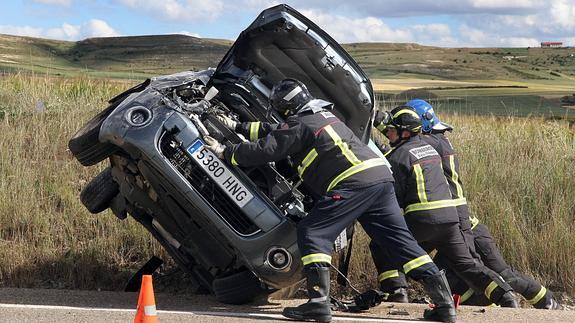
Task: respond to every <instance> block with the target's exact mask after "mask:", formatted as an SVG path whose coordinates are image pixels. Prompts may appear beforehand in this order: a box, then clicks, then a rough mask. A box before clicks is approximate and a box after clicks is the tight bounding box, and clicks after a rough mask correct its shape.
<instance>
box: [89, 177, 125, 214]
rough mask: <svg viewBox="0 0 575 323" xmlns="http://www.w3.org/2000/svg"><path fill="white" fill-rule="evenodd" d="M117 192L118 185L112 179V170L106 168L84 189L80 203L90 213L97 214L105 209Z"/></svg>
mask: <svg viewBox="0 0 575 323" xmlns="http://www.w3.org/2000/svg"><path fill="white" fill-rule="evenodd" d="M119 192H120V190H119V187H118V183H116V182H115V181H114V178H113V177H112V169H111V168H110V167H108V168H106V169H105V170H104V171H102V172H101V173H100V174H98V175H97V176H96V177H94V178H93V179H92V180H91V181H90V183H88V185H86V187H84V189H83V190H82V192H81V193H80V201H81V202H82V204H84V206H85V207H86V208H87V209H88V211H90V213H93V214H97V213H100V212H102V211H104V210H105V209H107V208H108V207H109V206H110V203H111V202H112V199H113V198H114V197H115V196H116V195H117V194H118V193H119Z"/></svg>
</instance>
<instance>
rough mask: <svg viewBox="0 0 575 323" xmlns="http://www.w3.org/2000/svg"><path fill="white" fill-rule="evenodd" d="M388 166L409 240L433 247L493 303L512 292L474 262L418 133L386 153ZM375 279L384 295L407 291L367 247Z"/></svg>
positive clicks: (431, 152) (437, 161) (435, 162)
mask: <svg viewBox="0 0 575 323" xmlns="http://www.w3.org/2000/svg"><path fill="white" fill-rule="evenodd" d="M386 156H387V157H388V159H389V162H390V163H391V165H392V170H393V176H394V178H395V192H396V195H397V200H398V201H399V205H400V206H401V207H402V208H403V210H404V215H405V218H406V222H407V224H408V225H409V228H410V230H411V231H412V233H413V235H414V237H415V238H416V239H417V241H418V242H419V243H420V245H421V246H422V247H423V248H424V249H425V250H427V251H431V250H433V249H437V250H438V251H439V252H441V253H442V254H444V256H445V258H446V260H447V261H446V262H447V264H448V266H449V268H451V269H452V270H453V271H455V272H456V273H457V275H458V276H459V277H460V278H461V279H463V280H464V281H465V282H466V283H467V284H468V285H469V286H471V287H472V288H473V289H474V290H475V291H476V292H478V293H479V294H485V295H486V296H487V298H489V299H490V300H492V301H494V302H498V301H499V299H500V298H501V296H503V294H505V293H506V292H507V291H510V290H511V288H510V286H509V285H508V284H506V283H505V281H503V280H501V279H500V278H499V276H498V275H497V274H496V273H495V272H493V271H491V270H489V269H488V268H486V267H484V266H483V265H481V264H480V263H478V262H476V261H475V260H474V259H473V256H472V255H471V253H470V251H469V248H468V246H467V244H466V243H465V240H464V238H463V235H462V233H461V230H460V228H459V218H458V214H457V209H456V201H455V200H453V199H452V196H451V191H450V189H449V185H448V183H447V181H446V178H445V176H444V173H443V168H442V160H441V156H440V155H439V153H438V152H437V151H436V150H435V149H434V148H433V147H432V146H431V145H429V144H428V143H427V142H426V141H425V140H424V137H423V136H422V135H416V136H413V137H411V138H409V139H408V140H406V141H404V142H402V143H400V144H399V145H398V146H397V147H395V148H394V149H393V150H392V151H390V152H389V153H388V154H387V155H386ZM370 248H371V249H372V253H373V254H374V262H375V264H376V267H377V269H378V273H379V276H378V279H379V281H380V283H381V285H382V289H384V291H391V290H393V289H396V288H399V287H406V282H405V279H404V278H402V276H401V274H400V273H399V272H398V271H397V270H396V269H395V268H394V267H393V266H392V265H391V264H389V263H388V262H387V261H386V259H385V258H379V257H378V255H379V254H381V252H378V246H377V245H376V244H373V243H372V244H371V245H370Z"/></svg>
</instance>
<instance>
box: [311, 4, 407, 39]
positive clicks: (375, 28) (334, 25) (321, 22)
mask: <svg viewBox="0 0 575 323" xmlns="http://www.w3.org/2000/svg"><path fill="white" fill-rule="evenodd" d="M302 13H303V14H304V15H305V16H306V17H308V18H309V19H311V20H312V21H313V22H315V23H316V24H317V25H318V26H320V27H321V28H322V29H324V30H325V31H327V33H328V34H330V36H332V37H333V38H334V39H335V40H337V41H338V42H343V43H348V42H375V41H385V42H407V41H411V40H413V35H412V34H411V31H409V30H407V29H393V28H391V27H389V26H388V25H386V24H385V23H384V22H383V21H382V20H381V19H379V18H375V17H366V18H348V17H345V16H341V15H332V14H328V13H324V12H320V11H316V10H303V11H302Z"/></svg>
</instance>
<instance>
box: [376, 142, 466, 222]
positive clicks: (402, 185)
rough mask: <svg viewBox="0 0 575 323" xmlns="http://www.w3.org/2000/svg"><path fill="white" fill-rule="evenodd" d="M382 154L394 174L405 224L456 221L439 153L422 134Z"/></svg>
mask: <svg viewBox="0 0 575 323" xmlns="http://www.w3.org/2000/svg"><path fill="white" fill-rule="evenodd" d="M386 157H387V159H388V160H389V163H390V164H391V169H392V171H393V177H394V178H395V194H396V196H397V201H398V202H399V206H400V207H401V208H403V212H404V214H405V217H406V221H407V223H408V224H409V223H410V222H411V223H413V221H416V222H418V223H431V224H440V223H453V222H459V219H458V215H457V210H456V209H455V203H454V200H453V199H452V198H451V192H450V190H449V184H448V183H447V181H446V179H445V176H444V175H443V169H442V167H441V157H440V156H439V153H438V152H437V151H436V150H435V149H433V147H432V146H431V145H429V144H428V143H427V142H425V141H424V139H423V138H422V135H416V136H413V137H411V138H409V139H407V140H405V141H403V142H401V143H400V144H399V145H397V146H396V147H394V148H393V150H391V151H390V152H389V153H388V154H387V155H386Z"/></svg>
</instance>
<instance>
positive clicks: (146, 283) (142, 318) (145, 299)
mask: <svg viewBox="0 0 575 323" xmlns="http://www.w3.org/2000/svg"><path fill="white" fill-rule="evenodd" d="M134 323H158V314H157V313H156V300H155V299H154V286H153V285H152V275H143V276H142V287H141V288H140V296H139V297H138V309H137V310H136V317H135V318H134Z"/></svg>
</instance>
